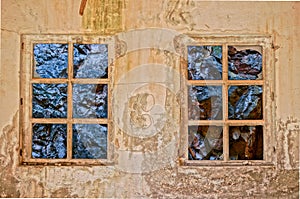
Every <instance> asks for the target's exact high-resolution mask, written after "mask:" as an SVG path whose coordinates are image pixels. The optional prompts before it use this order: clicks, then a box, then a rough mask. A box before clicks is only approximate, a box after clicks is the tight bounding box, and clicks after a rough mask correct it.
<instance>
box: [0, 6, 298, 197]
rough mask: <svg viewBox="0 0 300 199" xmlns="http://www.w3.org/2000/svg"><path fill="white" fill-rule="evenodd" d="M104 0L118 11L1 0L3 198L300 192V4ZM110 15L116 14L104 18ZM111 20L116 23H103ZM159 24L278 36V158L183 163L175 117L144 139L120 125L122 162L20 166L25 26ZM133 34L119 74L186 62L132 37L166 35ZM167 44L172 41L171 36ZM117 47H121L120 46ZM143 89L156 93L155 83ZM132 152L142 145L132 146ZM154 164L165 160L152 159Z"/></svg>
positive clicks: (39, 29)
mask: <svg viewBox="0 0 300 199" xmlns="http://www.w3.org/2000/svg"><path fill="white" fill-rule="evenodd" d="M103 2H106V3H107V5H115V4H116V5H118V6H117V7H118V9H111V10H109V9H105V8H107V6H106V5H105V4H100V3H99V2H97V1H96V0H89V1H88V5H87V10H86V11H87V12H86V13H85V14H84V15H83V16H82V17H80V16H79V14H78V10H79V5H80V1H79V0H39V1H36V0H2V1H1V69H0V71H1V73H0V77H1V87H0V96H1V97H0V100H1V101H0V106H1V108H0V110H1V115H0V130H1V131H0V143H1V145H0V163H1V168H0V197H108V198H109V197H114V198H138V197H143V198H144V197H154V198H160V197H167V198H184V197H196V198H299V134H300V127H299V126H300V103H299V100H298V99H299V98H300V82H299V77H300V67H299V65H300V59H299V58H298V57H299V56H298V55H299V54H300V43H299V42H300V41H299V40H300V38H299V35H300V29H299V27H300V16H299V10H300V3H299V2H200V1H189V0H171V1H166V0H164V1H160V0H156V1H140V0H125V1H121V0H120V1H103ZM111 2H113V3H111ZM97 3H98V4H99V6H100V7H101V8H103V9H104V10H105V12H107V13H101V14H99V15H97V14H95V13H97V9H94V10H93V7H92V5H93V4H95V5H98V4H97ZM98 11H99V10H98ZM100 11H101V9H100ZM104 15H105V16H110V17H101V16H104ZM104 19H105V20H104ZM103 23H104V24H106V26H104V25H103ZM97 24H98V25H97ZM114 24H115V25H114ZM106 27H107V28H108V30H109V31H105V28H106ZM153 27H156V28H160V29H170V30H173V31H176V32H178V33H182V34H183V33H192V34H212V35H213V34H218V35H220V34H227V35H228V34H269V35H272V37H273V44H274V49H276V50H275V59H276V60H275V79H274V81H275V85H276V89H275V93H274V97H275V105H276V110H275V112H274V117H275V131H276V132H274V135H276V137H275V138H274V140H275V142H276V144H275V146H276V147H274V151H275V154H276V155H275V156H276V157H274V158H275V161H274V166H262V167H258V166H243V167H241V166H240V167H234V166H231V167H230V166H227V167H203V166H202V167H196V166H179V165H178V164H177V161H176V155H177V154H176V153H175V152H176V151H177V150H178V148H177V147H178V144H177V141H178V140H177V139H178V131H176V129H175V131H173V130H174V127H175V128H176V125H174V124H172V123H167V122H166V124H167V125H166V126H167V127H166V128H165V129H164V130H163V131H162V132H168V133H167V134H163V135H159V134H158V135H157V137H155V138H152V139H151V138H149V139H147V140H146V141H145V143H142V144H140V142H141V140H139V139H138V138H136V137H134V136H129V135H127V134H125V133H124V132H122V131H117V130H116V132H115V138H114V140H113V141H111V142H113V143H114V145H115V146H116V148H117V154H116V156H117V157H116V165H115V166H87V167H84V166H61V167H59V166H20V165H19V159H18V158H19V153H18V150H19V117H20V114H19V113H20V110H19V84H20V82H19V81H20V79H19V71H20V67H22V66H20V34H22V33H64V34H68V33H86V32H89V33H90V32H97V33H101V34H110V33H116V32H118V33H122V32H124V33H126V32H127V31H129V30H136V29H145V28H153ZM126 35H127V36H128V34H123V38H122V34H120V39H122V40H126V42H127V47H128V46H133V47H132V48H133V49H132V52H130V53H128V54H127V55H126V56H123V57H121V58H120V59H118V61H116V69H115V70H116V77H115V78H116V79H115V81H116V82H118V80H119V79H122V77H121V74H123V73H124V72H127V71H129V70H130V69H131V68H134V66H136V65H141V64H147V63H148V62H150V61H151V62H154V61H155V63H159V64H167V65H172V66H175V68H174V69H175V70H178V68H176V67H178V60H177V58H176V57H175V56H174V55H172V54H171V53H168V52H164V51H153V50H151V49H150V50H149V49H148V50H140V51H136V50H134V48H135V47H134V45H136V48H138V47H140V46H139V44H141V43H143V42H144V43H145V42H146V43H147V41H152V40H153V39H154V40H155V38H160V37H159V36H157V35H155V36H151V35H150V36H149V35H145V37H144V38H138V39H140V40H138V39H136V38H135V37H134V35H133V36H132V37H130V36H128V37H127V38H126ZM147 37H148V38H147ZM150 37H151V38H150ZM142 40H143V41H142ZM159 42H160V45H165V44H164V41H159ZM129 44H130V45H129ZM149 45H150V44H149ZM121 46H122V45H121ZM124 46H126V44H124ZM124 46H123V47H124ZM127 50H128V49H127ZM118 52H119V53H120V54H122V49H119V51H118ZM122 63H123V65H122ZM124 63H126V64H125V65H124ZM118 66H119V67H118ZM121 66H122V67H121ZM145 70H146V71H147V69H145ZM163 74H164V73H163ZM165 75H166V74H165ZM170 78H171V80H172V78H175V77H174V76H172V75H171V76H170V77H169V76H168V75H166V77H165V79H166V81H167V80H168V79H170ZM145 89H148V90H149V92H150V91H151V89H152V88H150V87H149V88H145ZM157 90H160V88H156V91H157ZM137 92H138V90H137ZM121 94H122V93H121ZM165 100H166V104H167V105H169V106H170V107H172V106H174V105H176V103H177V102H176V99H175V97H174V96H172V94H170V95H168V93H167V94H165ZM170 107H167V106H166V109H167V110H168V114H169V115H170V116H172V117H173V118H172V119H173V120H172V121H175V122H179V119H178V118H177V117H176V115H178V114H179V112H178V108H176V107H175V108H170ZM115 129H117V128H115ZM170 132H172V133H170ZM159 143H164V144H166V145H168V147H169V148H168V149H165V148H161V149H163V150H160V153H159V152H157V153H151V152H152V150H155V149H158V148H159V146H160V145H159ZM155 147H156V148H155ZM126 150H127V151H128V150H129V151H130V150H132V151H139V152H140V153H139V155H133V153H131V154H130V153H129V154H125V153H124V151H126ZM164 153H168V154H167V155H168V156H166V154H164ZM153 154H155V155H156V156H155V155H153ZM154 156H155V157H154ZM168 157H169V159H168ZM134 158H136V159H134ZM141 159H142V160H144V161H142V162H141V163H140V164H133V163H132V162H134V161H136V162H137V163H139V162H140V160H141ZM160 160H162V161H161V162H159V161H160ZM147 161H148V162H147ZM155 164H158V165H159V166H158V167H151V165H155ZM149 165H150V166H149Z"/></svg>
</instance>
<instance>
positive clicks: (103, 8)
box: [82, 0, 124, 34]
mask: <svg viewBox="0 0 300 199" xmlns="http://www.w3.org/2000/svg"><path fill="white" fill-rule="evenodd" d="M123 8H124V1H123V0H89V1H87V4H86V8H85V11H84V14H83V17H82V28H84V29H86V30H88V31H94V32H99V33H102V34H115V33H116V32H121V31H122V30H123V28H122V26H123V24H122V10H123Z"/></svg>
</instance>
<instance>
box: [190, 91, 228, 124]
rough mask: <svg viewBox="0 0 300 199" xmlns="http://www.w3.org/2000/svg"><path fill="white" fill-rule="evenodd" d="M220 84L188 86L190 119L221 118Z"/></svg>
mask: <svg viewBox="0 0 300 199" xmlns="http://www.w3.org/2000/svg"><path fill="white" fill-rule="evenodd" d="M222 107H223V106H222V87H221V86H190V87H189V99H188V115H189V119H190V120H221V119H222V117H223V114H222Z"/></svg>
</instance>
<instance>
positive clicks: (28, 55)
mask: <svg viewBox="0 0 300 199" xmlns="http://www.w3.org/2000/svg"><path fill="white" fill-rule="evenodd" d="M38 43H62V44H68V77H67V78H66V79H59V78H58V79H50V78H49V79H47V78H33V60H34V57H33V56H34V55H33V45H34V44H38ZM114 43H115V42H114V38H113V37H102V36H99V35H98V36H97V35H92V34H90V35H89V34H85V35H80V34H67V35H65V34H23V35H21V69H20V80H21V81H20V156H19V161H20V164H22V165H36V164H42V165H111V164H112V163H113V162H112V159H113V147H112V146H111V145H110V142H109V140H111V139H112V137H113V135H112V130H111V128H112V126H111V109H110V108H109V107H111V87H112V86H111V85H112V78H111V75H112V69H113V57H114V51H115V50H114ZM73 44H106V45H107V46H108V77H107V78H101V79H100V78H99V79H92V78H90V79H89V78H80V79H75V78H73ZM33 83H66V84H67V85H68V89H67V102H68V103H67V104H68V105H67V118H32V91H31V86H32V84H33ZM74 83H81V84H107V85H108V100H107V103H108V113H107V118H101V119H100V118H80V119H79V118H73V117H72V87H73V86H72V84H74ZM36 122H38V123H52V124H55V123H63V124H67V157H66V158H64V159H42V158H32V157H31V150H32V124H33V123H36ZM73 124H106V125H107V158H106V159H73V158H72V125H73Z"/></svg>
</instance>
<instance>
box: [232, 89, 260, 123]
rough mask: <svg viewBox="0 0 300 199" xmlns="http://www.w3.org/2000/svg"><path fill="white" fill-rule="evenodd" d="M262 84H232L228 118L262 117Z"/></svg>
mask: <svg viewBox="0 0 300 199" xmlns="http://www.w3.org/2000/svg"><path fill="white" fill-rule="evenodd" d="M262 93H263V88H262V86H230V87H229V89H228V118H229V119H235V120H243V119H262V118H263V112H262Z"/></svg>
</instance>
